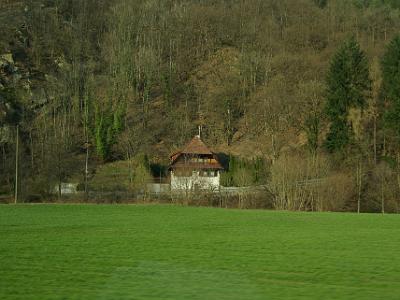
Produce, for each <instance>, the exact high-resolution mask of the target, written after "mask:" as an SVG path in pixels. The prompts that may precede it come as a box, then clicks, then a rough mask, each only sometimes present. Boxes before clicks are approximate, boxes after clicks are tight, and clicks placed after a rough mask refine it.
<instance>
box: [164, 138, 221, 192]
mask: <svg viewBox="0 0 400 300" xmlns="http://www.w3.org/2000/svg"><path fill="white" fill-rule="evenodd" d="M170 160H171V164H170V167H169V170H170V172H171V190H185V189H186V190H187V189H190V190H191V189H210V190H216V189H219V187H220V172H221V170H222V169H223V168H222V166H221V164H220V163H219V162H218V159H217V156H216V155H215V154H214V153H213V152H211V151H210V150H209V149H208V147H207V146H206V145H205V144H204V143H203V141H202V140H201V139H200V136H199V135H197V136H195V137H194V138H193V139H192V140H191V141H190V142H189V144H187V145H186V146H185V147H184V148H183V149H182V150H181V151H179V152H176V153H174V154H172V155H171V156H170Z"/></svg>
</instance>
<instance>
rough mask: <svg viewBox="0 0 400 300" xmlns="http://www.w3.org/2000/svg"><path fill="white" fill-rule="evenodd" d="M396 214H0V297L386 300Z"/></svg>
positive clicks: (136, 210) (394, 258)
mask: <svg viewBox="0 0 400 300" xmlns="http://www.w3.org/2000/svg"><path fill="white" fill-rule="evenodd" d="M399 233H400V219H399V218H398V216H397V215H371V214H359V215H356V214H350V213H346V214H344V213H294V212H292V213H289V212H277V211H274V212H272V211H261V210H259V211H255V210H246V211H244V210H222V209H215V208H203V207H201V208H194V207H182V206H169V205H164V206H163V205H142V206H137V205H115V206H113V205H16V206H8V205H4V206H0V241H1V242H0V266H1V268H0V278H1V280H0V298H1V299H267V298H270V299H328V298H329V299H398V295H399V293H400V285H399V282H400V271H399V269H398V266H400V258H399V256H398V255H397V252H398V245H399V244H400V234H399Z"/></svg>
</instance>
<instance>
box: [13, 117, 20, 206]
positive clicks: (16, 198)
mask: <svg viewBox="0 0 400 300" xmlns="http://www.w3.org/2000/svg"><path fill="white" fill-rule="evenodd" d="M18 160H19V125H17V137H16V147H15V195H14V204H17V202H18V165H19V161H18Z"/></svg>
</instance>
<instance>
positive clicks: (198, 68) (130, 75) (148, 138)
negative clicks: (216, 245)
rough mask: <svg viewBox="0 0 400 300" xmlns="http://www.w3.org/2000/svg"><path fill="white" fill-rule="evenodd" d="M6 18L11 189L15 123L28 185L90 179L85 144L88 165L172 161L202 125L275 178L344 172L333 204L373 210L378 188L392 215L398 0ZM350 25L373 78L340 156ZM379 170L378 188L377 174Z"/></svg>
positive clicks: (5, 111)
mask: <svg viewBox="0 0 400 300" xmlns="http://www.w3.org/2000/svg"><path fill="white" fill-rule="evenodd" d="M0 21H1V23H2V24H4V26H2V27H1V28H0V101H1V102H0V127H1V130H0V148H1V153H0V155H1V168H2V170H3V172H1V174H0V193H1V194H3V195H10V194H11V193H12V191H13V189H14V171H15V169H14V168H15V167H14V159H15V132H16V130H15V128H16V125H17V124H19V126H20V134H21V135H20V140H21V151H20V153H19V155H20V156H21V160H20V161H21V162H22V165H21V170H23V171H24V172H22V173H23V174H22V177H21V186H22V190H21V193H22V194H21V195H29V194H31V193H34V194H40V195H48V194H49V191H51V190H52V189H53V188H52V187H53V186H54V184H56V183H57V182H61V181H69V180H71V179H72V178H73V179H74V180H77V178H81V179H80V182H81V183H82V182H83V174H84V169H85V163H84V156H85V154H86V146H89V156H90V157H89V168H90V173H91V174H95V173H96V171H97V170H101V166H102V165H104V164H107V163H110V162H118V161H130V160H133V159H136V157H137V156H140V155H143V154H146V155H147V156H148V158H149V159H150V161H151V162H152V163H154V164H158V165H164V166H165V165H167V164H168V155H169V154H170V153H172V152H173V151H175V150H176V149H179V147H181V146H182V145H184V144H185V143H186V142H187V141H188V140H190V139H191V137H192V136H193V135H194V134H195V133H196V132H197V128H198V126H201V127H202V136H203V138H204V140H205V142H206V143H207V144H208V145H209V146H210V147H211V148H212V149H213V150H214V151H215V152H219V153H224V154H225V155H227V156H235V157H240V158H242V159H243V158H245V159H247V160H254V159H260V158H261V159H263V160H264V161H265V165H266V166H269V167H268V170H267V171H266V172H265V173H266V174H269V175H268V176H269V177H268V178H266V179H265V180H269V181H271V182H277V184H279V185H280V184H282V181H281V180H280V179H281V178H283V177H285V178H292V179H290V180H294V181H295V182H297V181H302V180H304V179H312V178H313V177H321V176H322V174H324V176H325V177H329V178H337V177H341V178H350V182H349V183H348V188H349V189H350V192H349V193H348V195H346V196H343V197H345V198H346V199H340V200H338V203H345V207H339V206H340V205H341V204H340V205H337V209H338V210H341V209H351V210H354V209H355V202H356V201H359V199H361V198H362V199H363V200H364V202H363V203H364V206H363V209H364V210H367V211H377V210H380V209H381V206H382V205H381V202H382V201H383V200H382V199H383V198H384V199H386V200H385V201H387V202H388V209H389V210H391V211H397V209H398V207H399V205H400V204H399V202H398V200H396V194H397V193H398V192H399V189H400V185H399V184H398V182H400V181H399V180H398V178H400V177H399V176H400V175H399V174H400V171H399V170H400V168H399V167H398V166H399V165H400V164H399V161H398V159H397V158H396V157H397V154H398V153H397V150H396V149H397V146H396V145H397V144H396V143H397V142H396V141H397V140H396V139H397V137H396V134H395V132H396V130H394V131H391V130H392V129H393V128H394V127H393V126H392V127H391V128H389V127H390V126H389V127H387V126H386V125H385V124H384V123H385V122H386V121H385V118H384V115H385V111H384V110H385V109H387V108H388V107H390V105H389V104H388V103H389V102H387V103H386V104H383V102H384V101H389V100H390V99H389V100H387V99H386V98H385V97H386V96H385V93H384V92H383V90H382V88H383V85H382V84H381V83H382V81H383V80H384V78H383V76H382V66H381V61H382V57H383V56H384V54H385V53H386V52H385V51H386V47H387V45H389V43H390V42H391V41H392V40H393V39H394V38H395V36H396V34H397V33H398V32H399V29H400V10H399V7H398V5H397V1H390V0H378V1H372V0H363V1H359V0H352V1H348V0H329V1H317V0H285V1H275V0H268V1H263V0H254V1H238V2H235V3H228V2H224V1H221V2H218V3H217V2H215V1H201V2H199V1H192V0H180V1H172V0H163V1H158V0H147V1H127V0H112V1H98V0H88V1H61V0H59V1H58V0H57V1H44V0H35V1H27V0H20V1H2V2H1V3H0ZM351 37H353V38H354V40H355V41H356V43H357V45H358V46H359V48H360V51H361V53H362V55H365V61H366V65H367V69H368V72H369V75H368V76H369V78H370V79H371V82H372V84H371V88H370V89H367V90H366V91H365V93H364V92H363V97H364V96H365V97H364V98H365V99H364V98H363V100H362V101H363V102H365V103H367V104H365V105H363V107H362V111H361V110H360V109H359V108H354V107H352V108H351V109H350V110H349V111H350V112H349V113H348V112H347V111H346V113H348V115H346V116H345V117H343V116H342V119H343V118H344V119H346V122H345V123H346V124H345V125H343V124H342V125H343V126H345V127H346V128H347V127H348V128H349V132H350V133H349V139H348V140H349V142H348V145H346V147H343V148H342V149H341V150H340V151H338V152H340V153H333V151H331V150H332V149H329V147H328V148H327V146H326V145H327V142H326V140H327V139H328V140H329V139H330V135H329V134H332V130H331V129H332V120H331V119H330V118H331V116H330V115H329V114H328V113H327V108H326V107H327V105H328V102H329V101H328V98H329V95H328V92H327V90H328V88H329V86H328V81H327V77H328V73H329V72H330V70H331V67H332V61H333V59H334V57H335V55H336V54H337V53H338V51H340V49H342V48H343V47H344V46H343V45H346V43H347V41H349V39H350V38H351ZM350 98H351V97H350ZM349 101H350V100H349ZM387 128H389V129H387ZM346 134H347V133H346ZM360 141H362V142H360ZM356 144H357V145H356ZM361 144H362V146H361ZM360 147H361V148H362V149H363V150H362V151H361V150H359V148H360ZM310 149H311V150H310ZM361 152H362V153H363V154H362V157H360V156H359V155H358V154H357V153H361ZM360 160H361V161H362V163H360ZM396 161H397V162H396ZM276 162H278V163H277V164H276ZM297 162H299V163H297ZM122 164H123V163H122ZM289 164H292V165H289ZM293 164H294V165H293ZM272 166H275V167H272ZM278 168H279V169H278ZM357 168H358V170H361V171H360V172H361V173H362V174H361V173H360V174H361V175H360V174H359V173H357V172H358V171H357V172H356V171H354V170H355V169H357ZM285 170H286V171H285ZM287 170H292V171H293V172H294V173H295V174H288V173H287V172H288V171H287ZM282 172H283V173H282ZM285 172H286V173H285ZM282 174H283V175H282ZM281 175H282V176H283V177H281ZM360 178H361V181H360ZM377 178H381V179H382V180H381V181H379V182H383V183H382V184H381V187H378V184H375V185H374V184H369V183H370V182H375V183H376V182H378V181H377ZM332 180H333V179H332ZM278 190H282V188H279V187H277V188H276V190H275V191H274V193H277V191H278ZM382 190H384V192H383V194H384V196H381V194H382ZM293 193H294V194H296V195H298V194H299V193H300V192H298V191H294V192H293ZM301 193H302V192H301ZM301 193H300V194H301ZM308 193H311V192H309V191H307V194H308ZM324 193H325V192H324ZM324 193H322V192H321V195H322V194H324ZM311 194H313V195H315V193H314V192H312V193H311ZM276 197H278V198H279V197H280V196H278V195H276ZM282 197H283V196H282ZM293 197H296V198H297V197H298V196H293ZM307 197H308V196H307Z"/></svg>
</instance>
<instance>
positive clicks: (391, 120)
mask: <svg viewBox="0 0 400 300" xmlns="http://www.w3.org/2000/svg"><path fill="white" fill-rule="evenodd" d="M382 77H383V78H382V94H383V96H384V98H385V100H386V101H387V104H388V108H387V110H386V113H385V115H384V123H385V126H386V127H387V128H390V129H392V130H393V133H394V134H395V137H396V138H397V139H399V138H400V36H397V37H395V38H394V39H393V40H392V41H391V43H390V44H389V45H388V47H387V49H386V52H385V55H384V56H383V59H382Z"/></svg>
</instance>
